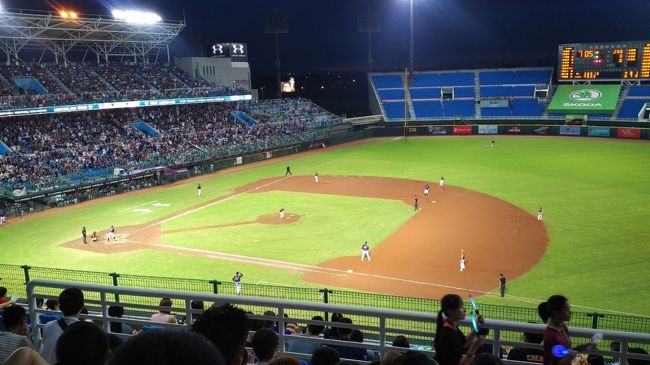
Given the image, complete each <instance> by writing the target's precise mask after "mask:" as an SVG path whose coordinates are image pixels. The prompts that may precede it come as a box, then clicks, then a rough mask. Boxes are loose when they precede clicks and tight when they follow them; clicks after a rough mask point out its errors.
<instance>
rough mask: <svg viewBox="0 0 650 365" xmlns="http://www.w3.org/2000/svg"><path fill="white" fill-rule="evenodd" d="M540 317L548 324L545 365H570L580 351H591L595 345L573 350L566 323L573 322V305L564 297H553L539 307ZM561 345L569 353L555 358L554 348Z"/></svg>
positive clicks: (577, 347)
mask: <svg viewBox="0 0 650 365" xmlns="http://www.w3.org/2000/svg"><path fill="white" fill-rule="evenodd" d="M537 309H538V311H539V316H540V317H542V320H543V321H544V322H546V330H544V365H569V364H571V362H572V361H573V359H575V357H576V356H577V355H578V351H584V350H590V349H591V348H592V347H593V345H592V344H590V343H588V344H584V345H580V346H576V347H574V348H571V339H570V338H569V328H568V327H567V325H566V322H568V321H570V320H571V305H570V304H569V300H568V299H567V298H565V297H563V296H562V295H553V296H551V297H550V298H548V300H547V301H546V302H544V303H542V304H540V305H539V307H537ZM556 345H561V346H564V347H565V348H567V349H569V350H570V351H569V353H568V354H567V355H566V356H564V357H562V358H558V357H555V356H553V346H556Z"/></svg>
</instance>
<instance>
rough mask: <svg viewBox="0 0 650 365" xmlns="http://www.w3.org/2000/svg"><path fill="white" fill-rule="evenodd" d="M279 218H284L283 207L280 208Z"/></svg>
mask: <svg viewBox="0 0 650 365" xmlns="http://www.w3.org/2000/svg"><path fill="white" fill-rule="evenodd" d="M280 219H284V208H280Z"/></svg>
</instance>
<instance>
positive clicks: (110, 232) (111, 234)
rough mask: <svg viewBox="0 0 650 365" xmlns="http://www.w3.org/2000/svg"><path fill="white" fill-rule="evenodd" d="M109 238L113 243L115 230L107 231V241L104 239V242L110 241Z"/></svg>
mask: <svg viewBox="0 0 650 365" xmlns="http://www.w3.org/2000/svg"><path fill="white" fill-rule="evenodd" d="M111 238H112V239H113V241H115V228H113V227H111V228H109V229H108V239H106V241H110V240H111Z"/></svg>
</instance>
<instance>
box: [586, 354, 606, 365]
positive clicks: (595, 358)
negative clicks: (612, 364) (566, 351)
mask: <svg viewBox="0 0 650 365" xmlns="http://www.w3.org/2000/svg"><path fill="white" fill-rule="evenodd" d="M587 363H589V365H605V358H604V357H602V356H601V355H589V356H587Z"/></svg>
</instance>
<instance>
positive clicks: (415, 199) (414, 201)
mask: <svg viewBox="0 0 650 365" xmlns="http://www.w3.org/2000/svg"><path fill="white" fill-rule="evenodd" d="M418 209H420V207H419V206H418V196H417V195H413V211H416V210H418Z"/></svg>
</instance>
